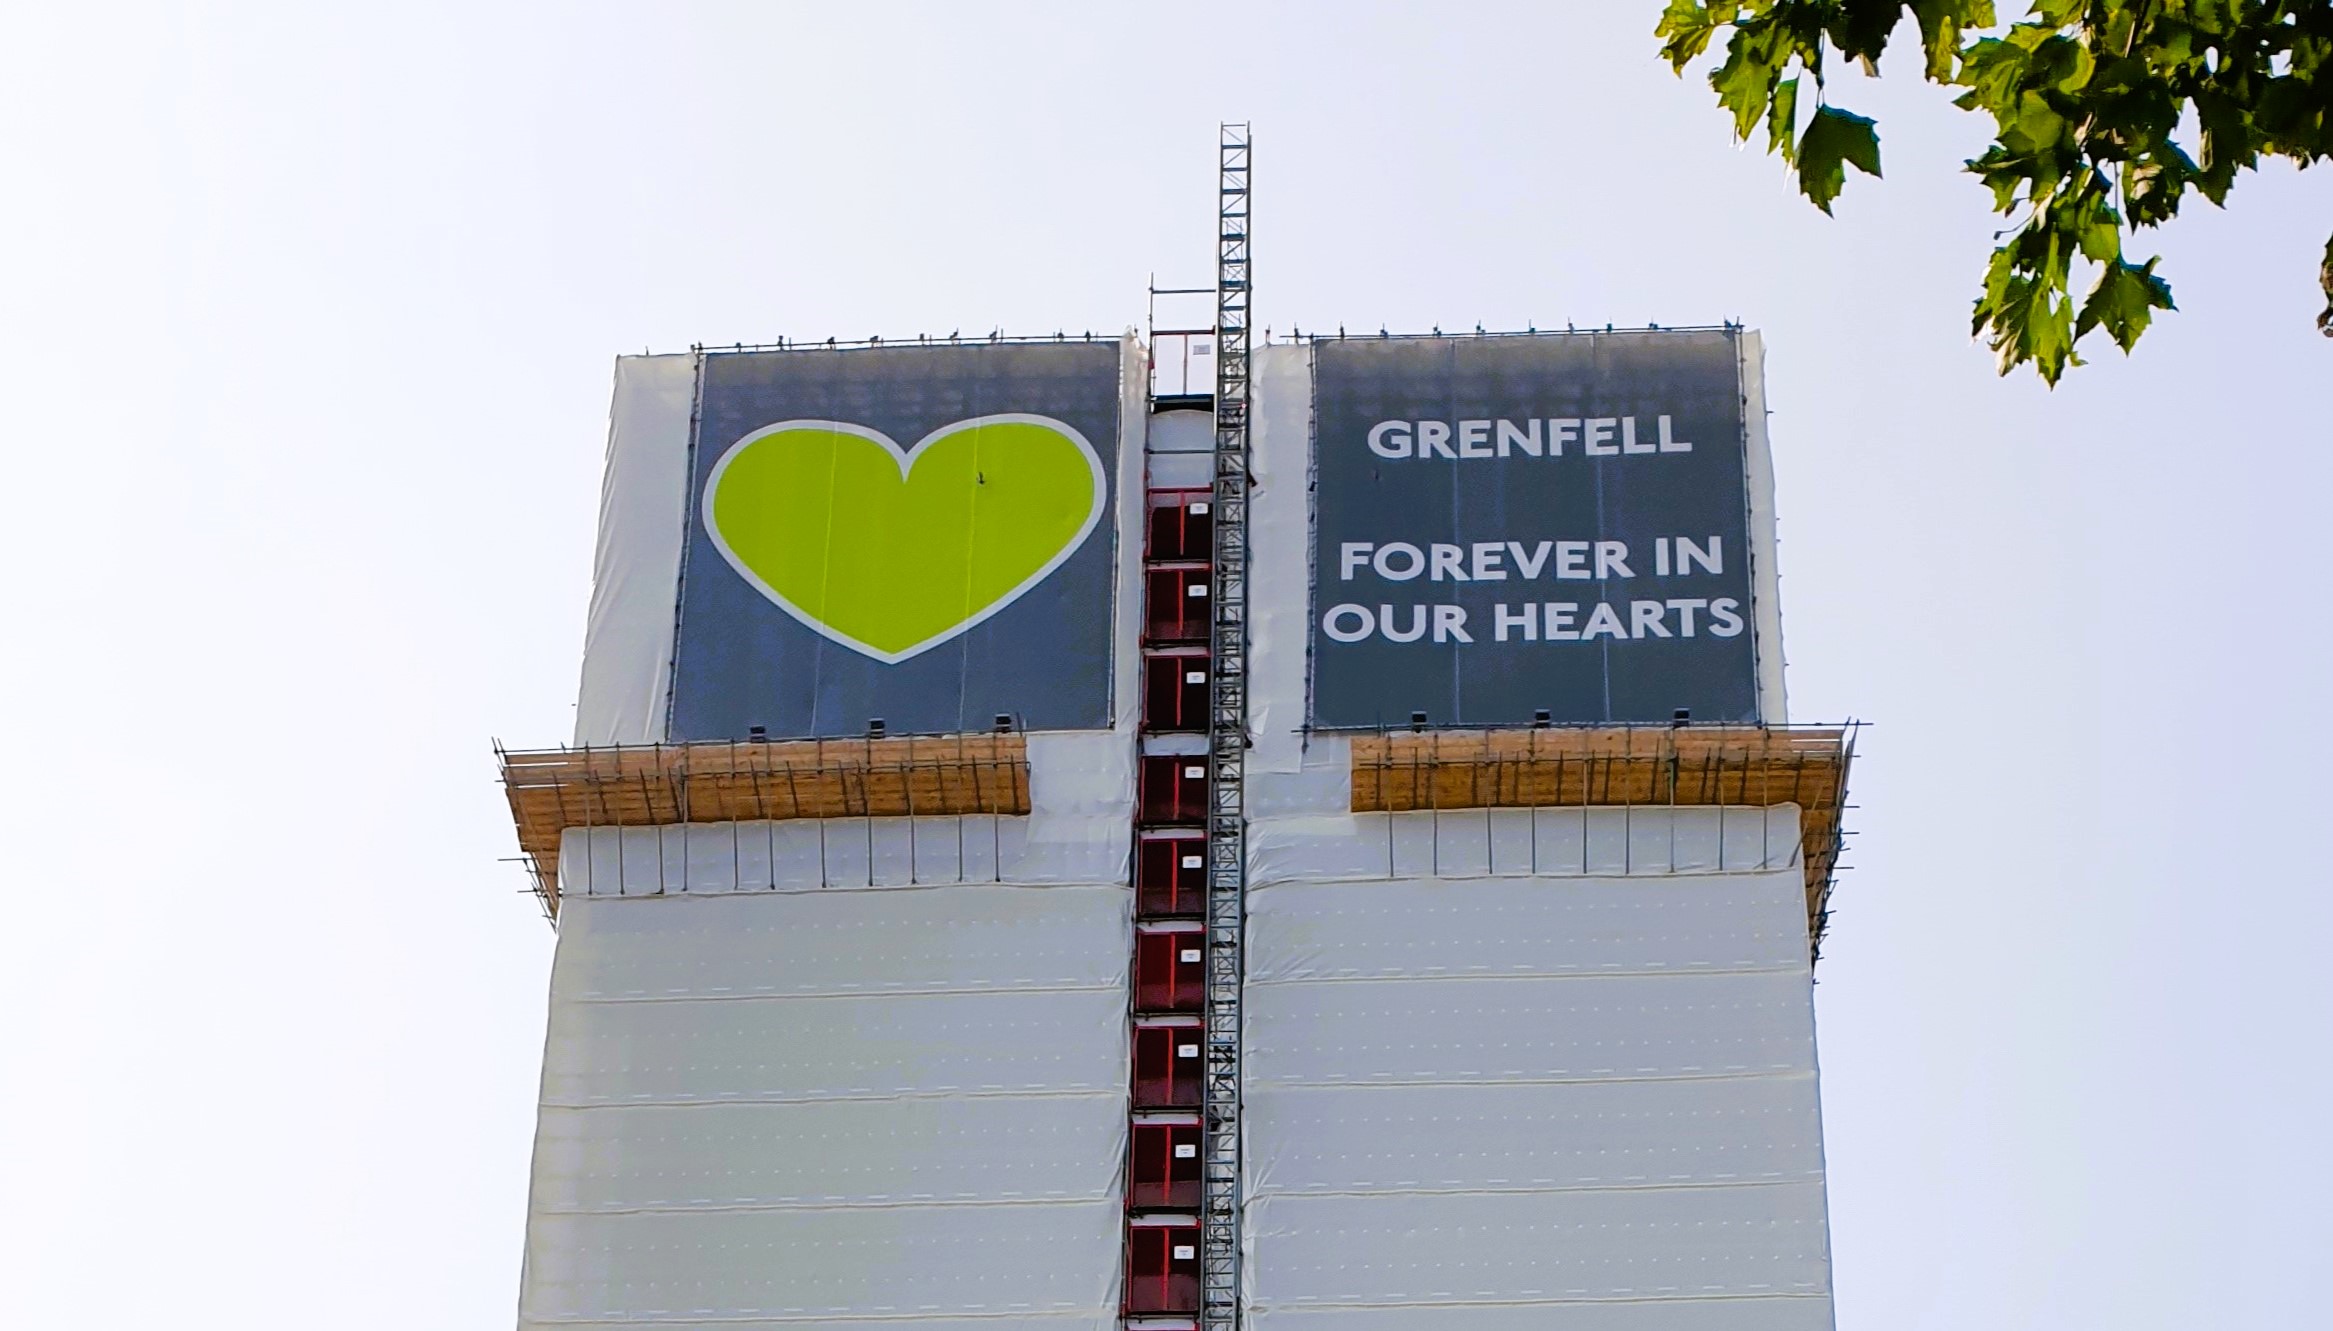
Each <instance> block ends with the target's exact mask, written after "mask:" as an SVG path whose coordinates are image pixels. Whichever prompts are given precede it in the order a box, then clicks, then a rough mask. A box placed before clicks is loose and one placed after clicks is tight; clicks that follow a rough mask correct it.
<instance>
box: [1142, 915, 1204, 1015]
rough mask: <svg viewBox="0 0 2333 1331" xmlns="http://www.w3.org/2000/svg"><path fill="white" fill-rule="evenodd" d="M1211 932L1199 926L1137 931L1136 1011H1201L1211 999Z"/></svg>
mask: <svg viewBox="0 0 2333 1331" xmlns="http://www.w3.org/2000/svg"><path fill="white" fill-rule="evenodd" d="M1206 959H1207V935H1206V934H1204V933H1202V932H1200V931H1199V930H1197V929H1181V930H1171V931H1170V930H1164V929H1159V930H1151V929H1141V930H1137V931H1136V932H1135V935H1134V1010H1135V1011H1137V1012H1193V1013H1195V1012H1197V1011H1198V1010H1199V1009H1200V1008H1201V1007H1202V1006H1204V1005H1205V1003H1206V998H1207V967H1206V965H1205V962H1206Z"/></svg>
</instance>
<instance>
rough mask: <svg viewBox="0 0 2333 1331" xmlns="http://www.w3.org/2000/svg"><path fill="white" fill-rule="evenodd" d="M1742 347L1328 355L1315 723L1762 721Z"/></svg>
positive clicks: (1574, 346) (1319, 377) (1319, 415)
mask: <svg viewBox="0 0 2333 1331" xmlns="http://www.w3.org/2000/svg"><path fill="white" fill-rule="evenodd" d="M1737 351H1738V349H1737V347H1736V334H1734V333H1732V332H1730V331H1703V332H1643V333H1613V334H1552V335H1545V336H1532V337H1479V338H1394V339H1376V338H1356V339H1351V340H1336V341H1323V342H1321V343H1319V344H1318V345H1317V346H1316V348H1315V358H1314V366H1313V375H1314V382H1313V390H1314V412H1315V421H1314V429H1315V436H1314V463H1315V468H1316V478H1315V479H1316V487H1315V492H1314V533H1313V534H1314V561H1315V562H1314V568H1313V596H1312V720H1313V724H1315V725H1317V726H1324V727H1354V726H1379V725H1395V726H1398V725H1406V724H1409V723H1410V722H1411V720H1412V718H1413V716H1414V715H1415V714H1417V713H1424V714H1425V717H1426V720H1427V723H1428V724H1429V725H1433V726H1475V725H1503V724H1525V723H1529V722H1531V721H1533V720H1534V719H1535V718H1536V716H1537V714H1539V713H1542V712H1544V713H1546V714H1547V718H1548V719H1549V720H1551V721H1553V722H1555V723H1558V724H1567V723H1569V724H1578V723H1600V722H1638V721H1668V720H1671V719H1673V717H1674V714H1675V713H1676V712H1677V711H1679V710H1686V711H1690V713H1691V715H1692V719H1694V720H1696V721H1754V720H1756V719H1757V715H1758V687H1757V663H1756V662H1757V658H1756V654H1755V652H1754V650H1753V648H1752V643H1751V623H1752V619H1751V614H1750V588H1751V578H1750V566H1749V555H1750V550H1749V530H1748V528H1749V499H1748V492H1747V484H1746V482H1745V479H1744V441H1743V419H1742V400H1743V399H1742V385H1741V368H1740V359H1739V356H1738V354H1737Z"/></svg>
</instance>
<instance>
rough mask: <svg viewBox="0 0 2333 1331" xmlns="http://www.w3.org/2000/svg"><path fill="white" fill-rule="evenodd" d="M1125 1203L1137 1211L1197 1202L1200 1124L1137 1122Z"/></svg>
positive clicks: (1182, 1206) (1170, 1208)
mask: <svg viewBox="0 0 2333 1331" xmlns="http://www.w3.org/2000/svg"><path fill="white" fill-rule="evenodd" d="M1126 1204H1127V1205H1128V1206H1130V1207H1132V1208H1134V1209H1135V1210H1137V1211H1188V1210H1192V1209H1194V1208H1196V1207H1197V1206H1198V1205H1199V1125H1198V1124H1197V1123H1137V1124H1135V1125H1134V1149H1133V1159H1132V1161H1131V1169H1130V1170H1129V1172H1128V1176H1127V1187H1126Z"/></svg>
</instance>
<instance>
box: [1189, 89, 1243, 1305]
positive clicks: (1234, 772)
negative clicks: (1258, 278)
mask: <svg viewBox="0 0 2333 1331" xmlns="http://www.w3.org/2000/svg"><path fill="white" fill-rule="evenodd" d="M1249 141H1250V140H1249V133H1248V126H1247V125H1245V124H1236V125H1235V124H1226V125H1224V126H1223V137H1222V141H1221V146H1220V154H1221V156H1220V167H1221V170H1220V190H1221V196H1220V199H1219V206H1218V212H1217V220H1218V223H1219V225H1218V228H1217V249H1216V263H1215V328H1216V360H1215V493H1214V529H1215V551H1214V555H1215V559H1214V573H1213V579H1214V586H1213V587H1211V588H1210V589H1209V590H1210V592H1211V593H1212V601H1213V604H1214V622H1213V625H1212V628H1211V630H1210V634H1209V643H1210V656H1211V658H1212V662H1213V678H1214V684H1213V690H1214V697H1213V702H1212V707H1211V711H1210V716H1209V720H1208V732H1207V753H1208V759H1209V768H1210V771H1209V774H1208V775H1209V782H1208V786H1209V790H1210V792H1211V796H1210V798H1211V803H1210V805H1209V808H1208V811H1207V1074H1206V1091H1205V1102H1204V1103H1205V1114H1206V1145H1205V1150H1206V1170H1205V1176H1204V1184H1203V1189H1202V1193H1201V1205H1202V1208H1203V1209H1202V1212H1201V1215H1200V1254H1199V1258H1200V1277H1201V1285H1200V1314H1199V1316H1200V1326H1201V1327H1202V1328H1203V1329H1204V1331H1236V1328H1237V1327H1238V1325H1239V1201H1240V1161H1239V1147H1240V1009H1239V1002H1240V977H1241V974H1242V971H1243V967H1244V955H1245V952H1244V946H1243V942H1244V940H1243V938H1242V934H1243V932H1244V928H1245V920H1246V893H1247V830H1246V823H1245V821H1244V818H1245V804H1244V801H1243V799H1242V789H1243V786H1244V780H1243V778H1244V775H1245V771H1246V765H1247V678H1248V677H1247V569H1248V543H1247V515H1248V480H1249V476H1248V294H1249V280H1248V169H1249V165H1250V161H1251V155H1250V148H1249Z"/></svg>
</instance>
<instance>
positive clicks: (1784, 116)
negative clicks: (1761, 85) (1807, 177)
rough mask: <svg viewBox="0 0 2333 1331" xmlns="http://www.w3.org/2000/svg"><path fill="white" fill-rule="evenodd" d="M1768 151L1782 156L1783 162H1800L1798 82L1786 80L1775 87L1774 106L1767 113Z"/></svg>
mask: <svg viewBox="0 0 2333 1331" xmlns="http://www.w3.org/2000/svg"><path fill="white" fill-rule="evenodd" d="M1766 151H1768V152H1778V153H1781V154H1782V160H1783V161H1785V162H1791V163H1795V162H1797V161H1798V80H1797V79H1795V78H1788V79H1784V80H1783V81H1782V82H1780V83H1777V84H1775V85H1774V104H1773V105H1772V106H1771V107H1768V108H1767V111H1766Z"/></svg>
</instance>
